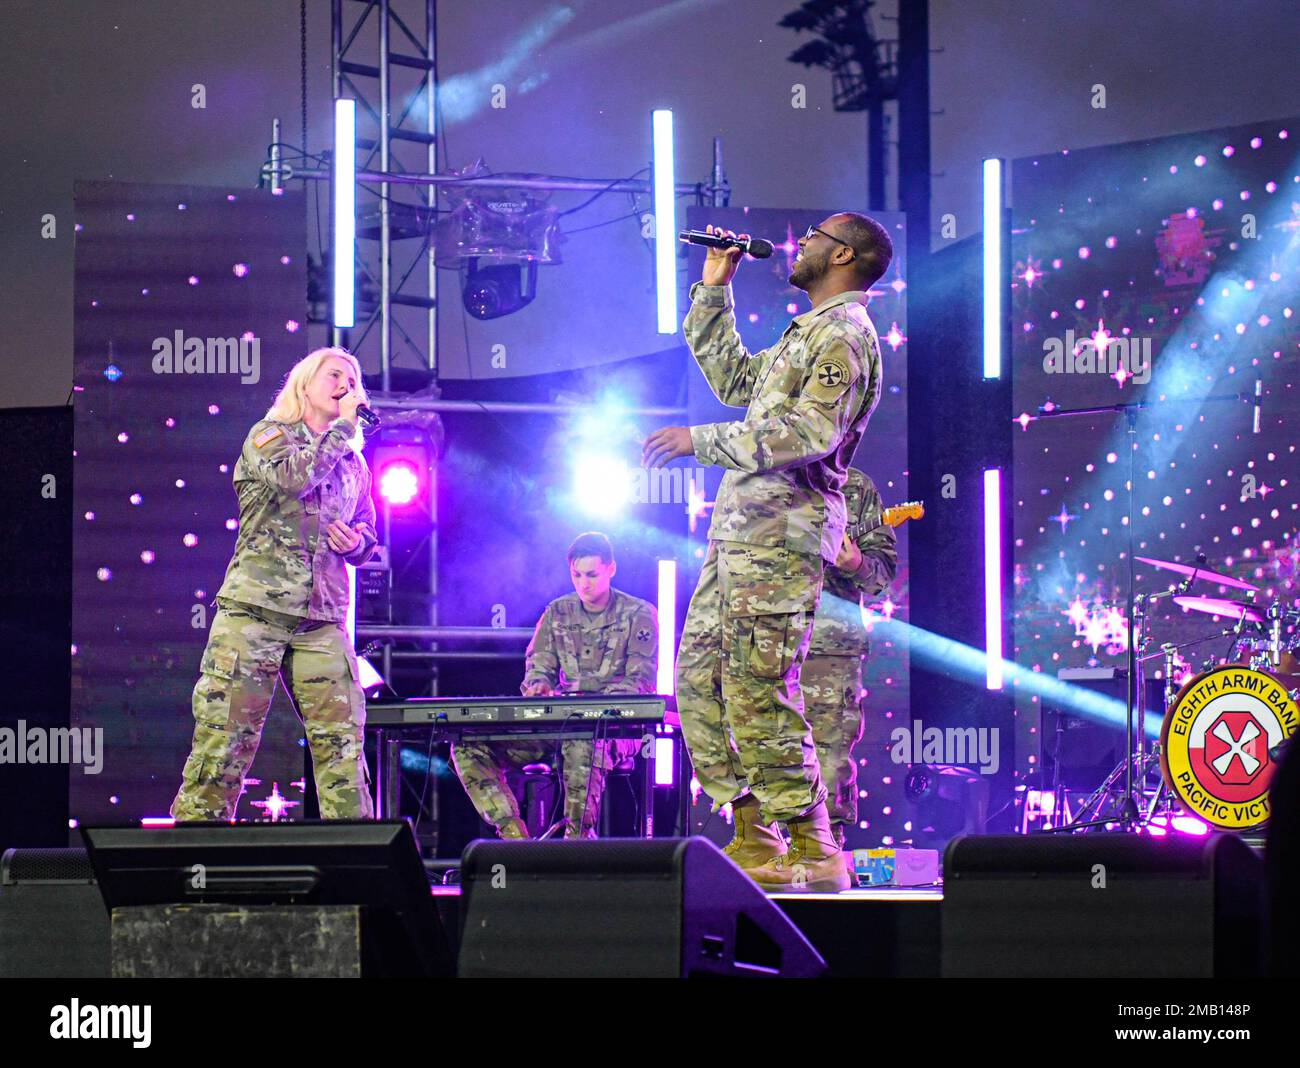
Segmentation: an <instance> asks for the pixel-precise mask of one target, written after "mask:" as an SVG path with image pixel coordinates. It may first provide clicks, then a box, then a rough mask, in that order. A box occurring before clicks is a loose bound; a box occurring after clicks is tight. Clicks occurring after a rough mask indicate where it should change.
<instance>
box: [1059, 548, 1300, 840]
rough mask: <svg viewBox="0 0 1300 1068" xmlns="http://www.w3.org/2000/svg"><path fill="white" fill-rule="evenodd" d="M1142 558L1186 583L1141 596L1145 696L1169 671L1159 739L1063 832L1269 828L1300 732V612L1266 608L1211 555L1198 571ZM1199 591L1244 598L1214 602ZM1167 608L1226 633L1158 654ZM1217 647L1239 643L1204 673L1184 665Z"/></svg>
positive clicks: (1168, 646)
mask: <svg viewBox="0 0 1300 1068" xmlns="http://www.w3.org/2000/svg"><path fill="white" fill-rule="evenodd" d="M1136 559H1137V560H1139V561H1141V562H1142V563H1144V564H1148V565H1150V566H1151V567H1154V568H1156V569H1158V570H1160V571H1167V572H1171V573H1174V574H1177V575H1181V576H1182V577H1181V579H1180V580H1179V581H1178V582H1177V584H1176V585H1173V586H1171V587H1170V588H1169V589H1168V590H1166V591H1164V592H1161V593H1156V594H1139V595H1136V596H1135V597H1134V599H1133V613H1132V619H1133V634H1132V641H1133V646H1134V650H1135V655H1134V656H1132V657H1131V658H1130V663H1132V664H1134V665H1135V666H1136V672H1135V673H1136V675H1137V677H1138V685H1137V686H1136V687H1134V692H1135V693H1136V694H1139V695H1142V694H1145V692H1146V691H1145V689H1144V687H1143V685H1142V675H1143V673H1144V667H1143V665H1144V664H1146V663H1148V662H1150V661H1158V662H1160V670H1161V674H1162V676H1163V679H1164V688H1163V697H1162V704H1163V709H1162V710H1161V713H1162V714H1161V715H1160V717H1159V718H1160V721H1161V724H1160V733H1159V740H1158V741H1154V740H1151V739H1148V737H1147V734H1148V731H1147V730H1146V729H1136V730H1133V731H1131V732H1130V735H1131V737H1132V745H1131V749H1132V752H1130V753H1129V754H1128V756H1127V757H1126V759H1125V760H1123V761H1121V763H1120V764H1119V766H1118V767H1117V768H1116V769H1115V770H1114V771H1113V772H1111V774H1110V775H1109V776H1108V777H1107V778H1106V780H1105V781H1104V782H1103V783H1102V784H1101V786H1099V787H1098V788H1097V789H1096V790H1095V791H1094V792H1093V793H1092V794H1091V795H1090V796H1089V797H1088V798H1087V799H1086V800H1085V801H1084V802H1083V803H1082V804H1081V805H1080V806H1079V807H1078V808H1077V809H1076V810H1075V811H1074V812H1073V813H1072V814H1067V815H1066V822H1064V823H1062V824H1061V825H1060V826H1058V827H1057V828H1055V829H1056V830H1059V831H1066V832H1068V831H1071V830H1082V829H1088V828H1093V827H1097V828H1102V827H1105V828H1114V827H1117V826H1118V827H1122V828H1124V829H1127V830H1146V831H1148V832H1150V831H1153V830H1154V831H1155V832H1156V833H1160V831H1162V830H1163V831H1165V832H1166V833H1167V831H1168V829H1170V828H1174V827H1179V826H1183V824H1182V823H1181V821H1182V820H1183V819H1185V818H1186V817H1193V818H1194V819H1193V820H1192V821H1189V825H1190V826H1191V827H1199V826H1200V824H1201V823H1203V824H1208V825H1209V826H1210V827H1212V828H1216V829H1219V830H1225V831H1229V830H1230V831H1240V832H1247V833H1250V832H1255V831H1258V830H1259V829H1261V828H1262V827H1263V826H1264V825H1265V824H1266V823H1267V821H1268V814H1269V808H1268V791H1269V784H1270V782H1271V780H1272V777H1273V773H1274V771H1275V770H1276V766H1277V760H1278V758H1279V755H1280V753H1281V751H1282V750H1283V748H1284V747H1285V745H1286V743H1287V742H1288V740H1289V739H1290V738H1291V737H1292V735H1293V734H1294V733H1295V732H1296V730H1297V729H1298V728H1300V708H1298V707H1297V704H1296V701H1297V698H1300V609H1297V608H1296V607H1294V605H1288V604H1287V603H1286V602H1284V601H1282V600H1281V599H1279V598H1273V599H1272V600H1269V601H1267V602H1263V601H1261V600H1260V599H1259V594H1260V590H1259V588H1258V587H1257V586H1255V585H1253V584H1251V583H1249V582H1246V581H1243V580H1242V579H1238V578H1234V577H1233V576H1231V575H1226V574H1222V573H1221V572H1217V571H1214V570H1211V569H1209V568H1208V567H1206V566H1205V557H1204V556H1200V557H1198V558H1197V563H1195V564H1183V563H1178V562H1176V561H1172V560H1158V559H1155V558H1154V557H1146V556H1139V557H1136ZM1193 587H1196V588H1198V589H1200V590H1204V589H1208V588H1211V587H1218V588H1220V589H1221V590H1222V589H1226V590H1230V591H1233V592H1232V594H1230V595H1228V596H1226V597H1225V596H1207V595H1204V594H1202V593H1195V592H1193ZM1166 600H1169V601H1172V603H1173V604H1175V605H1177V606H1178V607H1180V608H1182V609H1183V610H1184V611H1186V612H1196V613H1201V614H1203V615H1207V616H1210V617H1211V618H1212V619H1213V620H1216V621H1218V622H1219V623H1221V624H1226V625H1223V626H1220V627H1218V628H1216V629H1214V630H1213V632H1212V633H1208V634H1205V635H1203V636H1201V637H1198V638H1195V639H1193V640H1191V641H1186V642H1182V643H1180V644H1174V643H1172V642H1165V643H1163V644H1161V645H1160V646H1159V648H1158V650H1157V651H1152V645H1153V635H1152V630H1153V627H1152V622H1151V616H1152V614H1153V609H1154V608H1155V607H1157V605H1158V604H1159V603H1160V602H1162V601H1166ZM1214 641H1228V643H1229V644H1228V646H1227V648H1226V650H1224V651H1222V652H1221V653H1220V655H1218V656H1215V655H1210V656H1209V657H1206V658H1204V659H1203V660H1202V662H1201V663H1200V665H1199V670H1196V669H1195V668H1194V667H1192V665H1191V663H1190V661H1189V658H1185V657H1184V656H1183V652H1184V650H1190V649H1192V648H1193V647H1195V646H1200V645H1204V644H1205V643H1208V642H1214ZM1138 705H1139V707H1142V705H1144V702H1141V701H1139V702H1138ZM1148 716H1149V713H1147V711H1146V710H1145V709H1143V713H1142V714H1139V715H1138V717H1137V719H1138V721H1139V722H1141V723H1142V724H1143V728H1145V721H1147V719H1148ZM1130 772H1131V778H1130ZM1130 782H1131V784H1132V793H1131V794H1130V793H1128V789H1129V787H1128V786H1127V784H1128V783H1130ZM1063 802H1064V798H1059V799H1058V805H1061V807H1058V808H1057V811H1058V812H1063V813H1065V812H1067V810H1066V809H1065V808H1064V807H1063V804H1062V803H1063ZM1196 821H1199V823H1197V822H1196ZM1201 830H1202V831H1204V828H1203V827H1202V828H1201Z"/></svg>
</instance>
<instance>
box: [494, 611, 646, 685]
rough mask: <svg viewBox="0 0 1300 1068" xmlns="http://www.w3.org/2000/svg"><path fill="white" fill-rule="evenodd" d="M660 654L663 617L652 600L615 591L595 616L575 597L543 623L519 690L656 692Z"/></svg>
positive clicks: (548, 614)
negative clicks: (537, 685) (534, 686)
mask: <svg viewBox="0 0 1300 1068" xmlns="http://www.w3.org/2000/svg"><path fill="white" fill-rule="evenodd" d="M658 654H659V617H658V614H657V613H656V612H655V608H654V605H652V604H651V603H650V602H649V601H643V600H641V598H640V597H633V596H631V595H630V594H626V593H623V592H622V591H621V590H610V601H609V604H607V605H606V606H605V609H604V611H602V612H600V613H598V614H597V615H594V616H593V615H592V614H591V613H590V612H588V611H587V610H586V609H585V608H583V607H582V602H581V601H580V600H579V599H578V595H577V594H576V593H570V594H567V595H566V596H564V597H557V598H556V599H555V600H554V601H552V602H551V603H550V604H548V605H547V606H546V611H545V612H543V613H542V618H541V619H539V620H538V621H537V629H536V630H534V631H533V640H532V641H530V642H529V643H528V652H527V653H526V654H525V670H524V681H523V684H522V685H521V686H520V687H519V689H520V691H521V692H522V691H523V690H524V689H525V688H526V687H527V686H528V685H529V684H530V683H534V682H547V683H550V685H551V688H552V689H553V690H554V691H555V692H556V693H654V692H655V684H656V677H655V676H656V668H657V662H656V659H657V657H658Z"/></svg>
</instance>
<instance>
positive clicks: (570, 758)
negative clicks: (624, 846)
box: [451, 738, 640, 838]
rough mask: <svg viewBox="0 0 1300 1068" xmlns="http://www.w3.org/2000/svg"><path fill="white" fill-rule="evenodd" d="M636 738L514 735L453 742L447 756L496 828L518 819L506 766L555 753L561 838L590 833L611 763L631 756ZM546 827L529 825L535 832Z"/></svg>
mask: <svg viewBox="0 0 1300 1068" xmlns="http://www.w3.org/2000/svg"><path fill="white" fill-rule="evenodd" d="M639 745H640V742H638V741H637V739H635V738H618V739H613V738H610V739H602V740H601V741H599V742H597V741H595V740H594V739H590V738H566V739H564V740H563V741H559V742H555V741H549V742H548V741H546V740H544V739H540V738H520V739H519V740H518V741H490V742H489V741H482V742H457V743H456V744H455V745H453V746H452V749H451V757H452V761H453V763H454V764H455V766H456V774H457V775H459V776H460V781H461V784H462V785H463V786H464V787H465V793H467V794H468V795H469V799H470V801H472V802H473V804H474V809H475V811H477V812H478V814H479V815H480V816H481V817H482V818H483V819H484V820H485V821H487V822H488V823H490V824H491V825H492V826H493V827H494V828H496V829H497V830H498V831H499V830H500V829H501V826H502V824H504V823H505V822H506V821H507V820H517V819H519V818H520V817H519V802H518V800H517V799H516V798H515V795H514V791H513V790H511V789H510V785H509V783H507V781H506V773H507V771H508V770H510V769H519V768H522V767H523V766H524V765H525V764H550V765H552V766H554V764H555V760H556V758H557V755H558V758H559V760H560V763H561V767H562V777H563V780H564V817H565V819H566V820H567V821H568V822H567V823H566V824H565V828H564V837H565V838H594V837H595V836H596V822H597V820H598V819H599V817H600V801H601V798H602V797H603V796H604V794H605V779H606V778H607V777H608V775H609V771H610V769H611V768H614V767H617V766H618V764H619V763H620V762H621V761H623V760H624V759H626V758H627V757H630V756H633V755H634V754H635V753H636V751H637V748H638V747H639ZM545 829H546V828H544V827H543V828H532V830H533V832H534V833H536V834H541V833H542V831H544V830H545Z"/></svg>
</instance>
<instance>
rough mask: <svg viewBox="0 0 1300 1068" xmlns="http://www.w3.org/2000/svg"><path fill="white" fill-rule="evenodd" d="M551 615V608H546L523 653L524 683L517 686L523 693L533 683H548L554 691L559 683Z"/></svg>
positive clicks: (557, 656) (557, 655)
mask: <svg viewBox="0 0 1300 1068" xmlns="http://www.w3.org/2000/svg"><path fill="white" fill-rule="evenodd" d="M552 618H553V613H552V612H551V606H550V605H547V606H546V611H545V612H543V613H542V618H541V619H539V620H538V621H537V627H536V628H535V629H534V630H533V636H532V639H531V640H530V641H529V642H528V650H527V652H525V653H524V681H523V682H522V683H521V684H520V686H519V692H520V693H523V692H524V690H526V689H527V688H528V687H529V686H530V685H531V684H532V683H534V682H545V683H549V684H550V687H551V689H553V690H554V689H556V688H557V687H558V686H559V682H560V657H559V654H557V653H556V651H555V634H554V632H553V631H552V630H551V620H552Z"/></svg>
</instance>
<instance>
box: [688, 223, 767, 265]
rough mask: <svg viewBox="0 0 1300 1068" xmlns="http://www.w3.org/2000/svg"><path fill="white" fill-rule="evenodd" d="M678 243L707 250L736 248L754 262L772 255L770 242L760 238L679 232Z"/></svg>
mask: <svg viewBox="0 0 1300 1068" xmlns="http://www.w3.org/2000/svg"><path fill="white" fill-rule="evenodd" d="M677 240H678V241H685V242H686V243H687V244H688V245H707V246H708V247H709V248H738V249H740V250H741V251H742V252H748V253H749V254H750V255H751V256H753V257H754V259H756V260H765V259H767V258H768V256H770V255H772V242H771V241H764V240H763V239H762V238H761V237H727V236H726V235H725V234H710V233H706V232H705V231H704V230H681V231H679V232H678V234H677Z"/></svg>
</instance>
